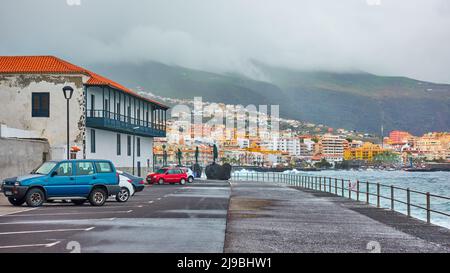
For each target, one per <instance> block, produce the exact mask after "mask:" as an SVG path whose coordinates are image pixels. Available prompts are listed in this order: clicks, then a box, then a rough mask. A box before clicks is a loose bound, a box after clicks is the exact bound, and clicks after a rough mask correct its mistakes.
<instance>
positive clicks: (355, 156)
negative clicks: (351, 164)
mask: <svg viewBox="0 0 450 273" xmlns="http://www.w3.org/2000/svg"><path fill="white" fill-rule="evenodd" d="M384 151H386V150H384V149H383V148H381V147H380V145H377V144H373V143H370V142H365V143H364V144H363V145H362V146H361V147H357V148H347V149H345V151H344V159H345V160H365V161H372V160H373V158H374V157H375V156H376V155H378V154H380V153H382V152H384Z"/></svg>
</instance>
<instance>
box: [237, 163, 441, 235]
mask: <svg viewBox="0 0 450 273" xmlns="http://www.w3.org/2000/svg"><path fill="white" fill-rule="evenodd" d="M252 173H253V174H256V172H254V171H247V170H241V171H237V172H234V173H233V174H234V175H235V174H239V176H240V177H242V178H244V177H245V178H246V175H247V174H252ZM284 174H296V175H308V176H320V177H331V178H338V179H344V180H349V181H350V182H351V184H350V185H351V187H352V189H353V190H355V191H356V187H355V185H356V181H357V180H359V181H360V191H361V192H364V193H361V194H360V200H361V201H366V194H365V191H366V184H365V183H364V182H366V181H368V182H371V183H380V184H383V185H386V186H390V185H393V186H395V187H400V188H405V189H406V188H410V189H411V190H415V191H419V192H429V193H430V194H432V195H433V194H434V195H440V196H445V197H448V198H450V172H405V171H378V170H364V171H363V170H361V171H357V170H349V171H343V170H342V171H334V170H329V171H320V172H303V171H297V170H292V171H286V172H284ZM259 175H260V176H261V175H262V173H259ZM275 175H276V174H275ZM255 178H256V177H255ZM268 178H269V179H268ZM267 180H269V181H271V180H273V179H272V175H271V174H270V175H268V174H267V173H266V179H265V181H267ZM275 182H278V181H275ZM327 185H328V183H327ZM348 185H349V182H348V181H346V182H345V188H347V187H348ZM332 186H334V181H332ZM338 187H340V181H339V184H338ZM332 191H333V192H334V188H332ZM369 192H370V193H371V194H376V192H377V189H376V185H369ZM339 194H340V189H339ZM380 195H382V196H385V197H390V196H391V189H390V187H380ZM344 196H346V197H348V190H345V191H344ZM352 197H353V198H354V199H356V192H353V193H352ZM394 198H395V199H398V200H400V201H403V202H406V200H407V193H406V191H403V190H400V189H395V190H394ZM376 199H377V198H376V196H370V197H369V201H370V203H371V204H376V202H377V200H376ZM410 200H411V204H412V205H416V206H420V207H426V196H425V195H423V194H419V193H414V192H411V193H410ZM380 205H381V207H383V208H390V207H391V201H390V200H388V199H385V198H381V199H380ZM394 206H395V207H394V208H395V210H396V211H399V212H401V213H404V214H406V213H407V206H406V204H402V203H401V202H395V203H394ZM430 208H431V210H436V211H440V212H444V213H447V214H450V199H444V198H438V197H434V196H431V198H430ZM411 216H412V217H414V218H418V219H421V220H426V218H427V214H426V210H424V209H421V208H417V207H414V206H411ZM431 222H432V223H433V224H436V225H440V226H444V227H447V228H450V217H449V216H445V215H441V214H439V213H435V212H431Z"/></svg>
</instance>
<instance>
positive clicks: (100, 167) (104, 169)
mask: <svg viewBox="0 0 450 273" xmlns="http://www.w3.org/2000/svg"><path fill="white" fill-rule="evenodd" d="M95 168H96V169H97V173H111V172H112V171H113V170H112V167H111V164H110V163H109V162H95Z"/></svg>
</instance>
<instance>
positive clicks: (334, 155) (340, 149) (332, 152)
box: [318, 134, 348, 162]
mask: <svg viewBox="0 0 450 273" xmlns="http://www.w3.org/2000/svg"><path fill="white" fill-rule="evenodd" d="M318 144H319V149H320V154H321V155H322V158H324V159H325V160H327V161H328V162H339V161H342V160H343V158H344V150H345V148H346V147H347V146H348V144H347V140H345V139H343V138H342V137H341V136H337V135H332V134H325V135H323V136H322V137H321V138H320V140H319V143H318Z"/></svg>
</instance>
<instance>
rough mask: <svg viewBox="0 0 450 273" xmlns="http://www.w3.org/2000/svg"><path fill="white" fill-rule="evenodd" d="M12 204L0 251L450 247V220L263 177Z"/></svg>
mask: <svg viewBox="0 0 450 273" xmlns="http://www.w3.org/2000/svg"><path fill="white" fill-rule="evenodd" d="M3 201H4V200H3ZM10 207H11V206H9V205H5V204H4V202H3V203H1V202H0V253H1V252H8V253H10V252H25V253H30V252H31V253H36V252H37V253H38V252H50V253H53V252H58V253H65V252H82V253H92V252H94V253H95V252H107V253H110V252H113V253H120V252H145V253H155V252H176V253H222V252H231V253H242V252H250V253H253V252H280V253H287V252H366V253H367V252H373V251H375V252H376V251H381V252H400V253H404V252H443V253H450V230H448V229H446V228H442V227H438V226H434V225H428V224H426V223H424V222H422V221H419V220H414V219H412V218H408V217H406V216H404V215H401V214H399V213H396V212H393V211H389V210H384V209H378V208H375V207H372V206H369V205H366V204H364V203H361V202H356V201H352V200H348V199H346V198H342V197H337V196H333V195H331V194H328V193H323V192H315V191H312V190H307V189H301V188H295V187H289V186H286V185H275V184H269V183H261V182H246V181H231V182H227V181H197V182H195V183H193V184H189V185H185V186H181V185H154V186H147V187H146V189H145V190H144V191H143V192H140V193H137V194H136V196H134V197H133V198H131V199H130V200H129V201H128V202H127V203H117V202H115V201H109V202H107V203H106V205H105V206H103V207H92V206H90V205H89V204H85V205H83V206H75V205H72V204H63V203H55V204H46V205H45V206H43V207H40V208H37V209H29V208H27V207H22V208H20V209H21V210H22V211H21V212H18V211H17V209H18V208H14V210H11V211H10V210H9V208H10ZM8 213H9V214H8Z"/></svg>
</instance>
